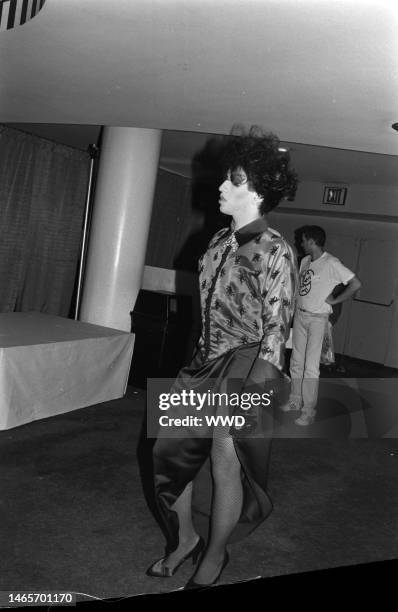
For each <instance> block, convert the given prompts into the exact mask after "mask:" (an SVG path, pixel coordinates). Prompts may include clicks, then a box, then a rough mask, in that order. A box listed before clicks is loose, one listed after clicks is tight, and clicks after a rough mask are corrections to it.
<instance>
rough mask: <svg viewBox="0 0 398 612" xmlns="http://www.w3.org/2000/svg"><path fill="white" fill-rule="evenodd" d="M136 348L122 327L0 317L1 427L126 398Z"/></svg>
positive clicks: (21, 315)
mask: <svg viewBox="0 0 398 612" xmlns="http://www.w3.org/2000/svg"><path fill="white" fill-rule="evenodd" d="M133 345H134V335H133V334H130V333H127V332H123V331H120V330H117V329H110V328H108V327H101V326H99V325H91V324H89V323H81V322H80V321H73V320H71V319H66V318H63V317H57V316H52V315H47V314H42V313H38V312H15V313H0V429H1V430H3V429H10V428H12V427H17V426H18V425H23V424H24V423H29V422H30V421H35V420H37V419H43V418H46V417H50V416H54V415H56V414H62V413H64V412H69V411H70V410H76V409H77V408H84V407H85V406H91V405H93V404H98V403H101V402H105V401H109V400H112V399H117V398H120V397H122V396H123V395H124V393H125V390H126V386H127V381H128V376H129V370H130V364H131V358H132V354H133Z"/></svg>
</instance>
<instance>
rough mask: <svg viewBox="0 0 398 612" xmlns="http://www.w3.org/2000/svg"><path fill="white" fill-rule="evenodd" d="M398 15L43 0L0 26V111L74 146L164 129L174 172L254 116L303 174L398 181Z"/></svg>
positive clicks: (308, 3) (318, 3)
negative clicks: (16, 22) (110, 135)
mask: <svg viewBox="0 0 398 612" xmlns="http://www.w3.org/2000/svg"><path fill="white" fill-rule="evenodd" d="M397 26H398V3H397V2H396V1H395V0H117V2H110V1H109V0H46V3H45V5H44V7H43V8H42V10H41V11H40V13H39V14H38V15H37V16H36V17H35V18H34V19H32V20H31V21H29V22H27V23H26V24H24V25H22V26H18V27H16V28H14V29H12V30H8V31H2V32H0V70H1V83H0V122H2V123H11V124H17V125H19V127H22V128H23V129H27V130H28V131H35V130H36V133H41V135H43V136H44V137H47V138H51V139H54V140H59V141H60V142H66V143H67V144H71V145H72V146H78V147H80V148H86V147H87V145H88V144H89V143H90V142H93V139H94V138H96V136H95V135H96V134H97V135H98V129H99V128H98V126H99V125H113V126H116V125H117V126H134V127H147V128H148V127H149V128H159V129H163V130H165V132H164V137H163V146H162V160H161V161H162V164H163V165H165V166H166V167H169V168H170V169H173V170H174V171H178V172H182V173H183V174H187V173H188V174H189V172H190V160H191V159H192V156H193V155H194V154H195V152H197V151H198V149H200V147H202V146H203V144H204V143H205V141H206V139H207V138H208V135H211V134H225V133H229V132H230V130H231V127H232V125H233V124H235V123H237V122H239V123H242V124H244V125H247V126H249V125H251V124H259V125H262V126H264V127H265V128H266V129H269V130H272V131H273V132H275V133H277V134H278V135H279V136H280V138H281V140H282V141H284V142H285V143H289V146H290V148H291V149H292V158H293V159H294V165H295V166H296V167H297V170H298V172H299V175H300V177H301V178H302V179H304V180H321V181H326V180H327V181H332V180H334V181H336V182H347V183H352V182H359V183H361V182H368V183H383V184H385V183H387V184H397V183H398V180H397V176H398V165H397V162H398V133H397V132H395V131H394V130H393V129H392V128H391V125H392V124H393V123H395V122H397V121H398V37H397V36H396V32H397V30H398V28H397ZM20 124H24V125H23V126H21V125H20ZM27 124H33V125H30V126H29V125H27ZM35 124H45V125H40V126H39V125H35ZM47 124H51V125H47ZM54 124H59V125H57V126H55V125H54Z"/></svg>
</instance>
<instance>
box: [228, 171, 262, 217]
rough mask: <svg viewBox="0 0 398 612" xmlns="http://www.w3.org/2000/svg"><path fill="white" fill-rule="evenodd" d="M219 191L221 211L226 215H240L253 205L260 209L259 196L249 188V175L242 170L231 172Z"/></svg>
mask: <svg viewBox="0 0 398 612" xmlns="http://www.w3.org/2000/svg"><path fill="white" fill-rule="evenodd" d="M219 191H220V198H219V200H218V201H219V204H220V211H221V212H222V213H224V214H225V215H233V216H234V215H239V213H241V212H243V211H245V210H246V209H247V208H248V207H251V206H253V205H255V206H256V207H257V208H258V205H259V196H258V195H257V194H256V192H255V191H253V190H252V189H250V188H249V183H248V180H247V175H246V173H245V171H244V170H243V169H242V168H236V169H235V170H229V171H228V172H227V176H226V178H225V180H224V182H223V183H221V185H220V187H219Z"/></svg>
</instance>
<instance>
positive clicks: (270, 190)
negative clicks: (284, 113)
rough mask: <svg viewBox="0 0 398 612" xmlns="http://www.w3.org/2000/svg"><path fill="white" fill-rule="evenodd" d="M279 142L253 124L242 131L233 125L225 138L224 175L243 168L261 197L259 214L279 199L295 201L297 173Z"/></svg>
mask: <svg viewBox="0 0 398 612" xmlns="http://www.w3.org/2000/svg"><path fill="white" fill-rule="evenodd" d="M279 147H280V141H279V138H278V137H277V136H275V134H272V133H266V132H264V131H263V130H262V128H260V127H258V126H252V127H251V128H250V130H249V131H248V132H247V133H245V131H244V129H242V128H240V126H235V128H233V131H232V135H231V136H228V137H227V138H226V140H225V147H224V151H223V160H222V161H223V163H222V165H223V170H224V173H225V174H227V173H228V172H230V173H231V174H232V173H233V172H234V171H235V172H236V171H238V170H240V169H242V170H243V171H244V172H245V174H246V176H247V179H248V184H249V188H250V189H252V190H253V191H255V192H256V193H257V194H258V195H259V196H260V197H261V198H262V199H263V201H262V203H261V205H260V213H261V214H262V215H264V214H266V213H268V212H269V211H270V210H272V209H273V208H275V207H276V206H277V205H278V204H279V202H280V201H281V200H282V199H286V200H294V197H295V194H296V190H297V184H298V179H297V174H296V172H295V171H294V170H293V169H292V168H291V167H290V156H289V153H288V152H287V151H280V150H279Z"/></svg>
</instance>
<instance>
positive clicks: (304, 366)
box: [289, 308, 329, 416]
mask: <svg viewBox="0 0 398 612" xmlns="http://www.w3.org/2000/svg"><path fill="white" fill-rule="evenodd" d="M328 318H329V317H328V315H316V314H311V313H309V312H303V311H302V310H300V309H298V308H297V309H296V312H295V315H294V323H293V336H292V356H291V359H290V376H291V379H292V386H291V389H290V397H289V401H290V402H293V403H294V404H295V405H296V406H297V407H301V408H302V413H303V414H305V415H309V416H312V415H314V414H315V412H316V411H315V408H316V403H317V400H318V386H319V362H320V359H321V352H322V343H323V337H324V335H325V330H326V325H327V322H328Z"/></svg>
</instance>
